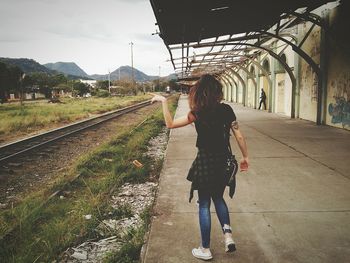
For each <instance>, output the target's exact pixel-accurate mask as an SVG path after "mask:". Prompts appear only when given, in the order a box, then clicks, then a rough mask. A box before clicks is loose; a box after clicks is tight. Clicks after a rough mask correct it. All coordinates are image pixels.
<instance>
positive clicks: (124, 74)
mask: <svg viewBox="0 0 350 263" xmlns="http://www.w3.org/2000/svg"><path fill="white" fill-rule="evenodd" d="M119 74H120V77H119ZM90 77H91V78H93V79H96V80H107V79H108V74H105V75H99V74H94V75H90ZM119 78H120V79H131V78H132V68H131V67H130V66H121V67H119V68H117V69H116V70H114V71H113V72H111V80H118V79H119ZM156 78H157V77H156ZM134 79H135V81H139V82H142V81H149V80H152V79H153V77H152V76H148V75H146V74H145V73H143V72H142V71H140V70H138V69H136V68H134Z"/></svg>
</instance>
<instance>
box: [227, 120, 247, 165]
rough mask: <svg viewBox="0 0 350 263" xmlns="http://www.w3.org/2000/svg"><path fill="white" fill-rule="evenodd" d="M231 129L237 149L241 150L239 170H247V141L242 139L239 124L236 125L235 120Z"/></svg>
mask: <svg viewBox="0 0 350 263" xmlns="http://www.w3.org/2000/svg"><path fill="white" fill-rule="evenodd" d="M231 129H232V131H233V134H234V135H235V138H236V141H237V144H238V146H239V149H240V150H241V152H242V155H243V159H242V160H241V161H240V170H241V171H248V166H249V159H248V148H247V143H246V141H245V139H244V136H243V134H242V133H241V131H240V130H239V126H238V122H237V121H234V122H232V125H231Z"/></svg>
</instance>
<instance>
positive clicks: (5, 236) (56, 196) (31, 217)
mask: <svg viewBox="0 0 350 263" xmlns="http://www.w3.org/2000/svg"><path fill="white" fill-rule="evenodd" d="M149 104H150V103H149V101H146V102H144V103H139V104H137V106H138V107H139V108H141V107H143V106H146V105H149ZM130 108H131V109H130ZM127 109H129V110H130V111H132V109H135V108H134V107H128V108H127ZM136 109H137V108H136ZM121 111H122V112H121ZM130 111H127V112H130ZM118 112H119V113H121V114H125V113H126V112H125V111H124V109H122V110H119V111H118ZM154 112H155V109H153V110H152V111H151V112H150V113H148V114H147V116H146V115H144V114H142V113H141V115H140V114H139V115H138V116H139V121H138V122H137V123H138V124H137V123H136V124H135V125H134V126H133V128H131V131H130V130H128V132H127V134H126V137H125V136H124V137H125V138H126V139H128V140H132V143H131V145H132V147H133V148H132V149H133V150H132V151H131V152H132V153H134V154H135V153H137V152H139V151H140V149H141V148H142V145H143V143H141V144H140V143H137V142H138V141H136V142H134V141H133V140H134V139H133V138H131V137H132V134H134V133H135V132H136V133H138V134H140V133H141V134H142V136H145V134H144V133H145V131H147V129H146V130H144V125H145V124H147V123H148V122H149V118H150V116H153V114H154ZM126 116H128V115H126ZM115 117H116V116H115ZM140 117H141V118H140ZM151 120H152V119H151ZM153 122H154V120H153ZM147 125H149V124H147ZM147 125H146V126H147ZM157 125H158V124H157ZM140 129H142V131H141V132H140ZM148 129H150V128H148ZM148 132H149V131H148ZM124 137H123V138H124ZM129 137H130V138H129ZM126 139H118V140H121V141H120V142H123V140H126ZM118 142H119V141H117V142H116V143H118ZM118 145H119V143H118ZM140 147H141V148H140ZM120 148H121V149H123V148H122V146H120ZM139 148H140V149H139ZM125 151H126V150H125ZM108 152H109V150H108ZM126 152H127V153H128V154H130V151H126ZM118 153H119V152H118ZM120 154H122V152H120ZM115 156H118V154H116V155H115ZM105 157H106V156H104V158H105ZM108 158H110V157H108ZM118 158H119V157H118ZM120 158H122V157H120ZM123 158H124V157H123ZM93 160H94V159H92V161H91V162H93ZM97 163H98V164H101V162H100V161H98V162H97ZM88 164H89V162H87V163H84V167H87V168H89V166H88ZM95 164H96V163H95V162H93V163H91V164H90V165H95ZM123 165H125V164H123ZM140 171H141V170H140ZM106 174H107V173H106ZM128 176H129V177H130V178H131V177H132V176H134V175H133V174H131V175H128ZM137 178H139V176H137ZM88 180H89V177H84V175H82V174H81V173H78V174H76V173H75V176H74V177H71V178H70V179H69V180H67V181H65V183H64V184H61V185H59V187H54V188H52V189H54V191H52V192H51V191H50V192H51V193H52V194H51V195H49V196H47V197H46V198H44V199H43V200H42V202H37V203H36V204H35V206H32V208H31V209H30V211H29V213H27V214H26V215H25V216H24V217H23V218H21V220H20V222H19V223H18V222H17V223H15V222H14V224H12V226H11V227H10V228H8V229H7V231H5V232H3V233H2V236H0V244H11V243H12V242H16V241H15V240H16V239H17V238H20V236H21V235H19V233H21V231H24V232H23V233H25V232H26V231H25V230H24V229H25V228H24V224H25V222H26V221H28V222H29V223H28V224H29V225H36V224H38V225H40V224H41V223H43V222H41V223H36V222H37V221H38V220H39V221H42V220H44V216H42V215H41V216H38V214H40V213H41V211H42V210H43V209H46V208H45V207H47V206H48V205H51V206H53V207H56V206H55V203H56V202H62V200H61V199H60V194H62V193H63V192H67V189H68V188H69V189H70V188H75V187H78V185H79V183H81V182H83V183H85V181H86V182H88ZM99 180H100V181H101V178H99ZM120 180H121V179H120ZM123 180H125V179H123ZM106 182H109V183H112V182H110V180H107V179H106ZM118 182H119V179H118V180H117V179H116V180H113V185H114V184H116V185H118V184H119V183H118ZM85 184H86V183H85ZM94 184H95V183H94ZM112 189H114V187H112ZM69 191H71V190H69ZM90 191H91V190H90ZM111 192H112V190H111V189H108V191H107V190H106V193H107V194H108V193H111ZM71 195H72V196H73V194H71ZM60 200H61V201H60ZM71 203H72V204H75V202H71ZM67 215H68V213H67ZM46 216H47V215H46ZM79 218H80V217H79ZM32 234H33V233H32ZM0 250H1V249H0ZM3 252H4V251H3Z"/></svg>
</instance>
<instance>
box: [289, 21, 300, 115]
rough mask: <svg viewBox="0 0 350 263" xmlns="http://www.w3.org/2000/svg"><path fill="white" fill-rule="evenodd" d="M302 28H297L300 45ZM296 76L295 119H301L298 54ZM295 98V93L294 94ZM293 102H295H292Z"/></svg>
mask: <svg viewBox="0 0 350 263" xmlns="http://www.w3.org/2000/svg"><path fill="white" fill-rule="evenodd" d="M300 26H301V25H298V26H297V30H298V31H297V38H298V43H296V44H297V45H298V44H299V42H300V41H301V36H300ZM293 71H294V76H295V80H296V86H295V99H294V110H295V118H299V115H300V56H299V55H298V53H296V52H294V70H293ZM292 96H293V93H292ZM292 101H293V100H292ZM291 108H292V109H293V105H291Z"/></svg>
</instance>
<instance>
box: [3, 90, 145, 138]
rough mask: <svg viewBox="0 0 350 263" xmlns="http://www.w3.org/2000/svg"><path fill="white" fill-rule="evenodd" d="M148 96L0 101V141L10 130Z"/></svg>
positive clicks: (81, 115)
mask: <svg viewBox="0 0 350 263" xmlns="http://www.w3.org/2000/svg"><path fill="white" fill-rule="evenodd" d="M149 98H150V95H139V96H125V97H108V98H95V97H92V98H84V99H77V98H63V99H62V102H63V103H47V101H46V100H40V101H36V102H30V103H25V104H24V106H21V105H20V104H18V103H9V104H2V105H1V104H0V119H1V126H0V141H1V137H5V136H7V135H9V134H11V133H14V132H15V133H31V132H34V131H37V130H40V129H43V128H46V127H52V126H54V125H57V124H66V123H70V122H73V121H76V120H79V119H83V118H87V117H89V116H90V115H91V114H99V113H103V112H106V111H111V110H114V109H118V108H122V107H125V106H128V105H130V104H132V103H135V102H140V101H142V100H146V99H149Z"/></svg>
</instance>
